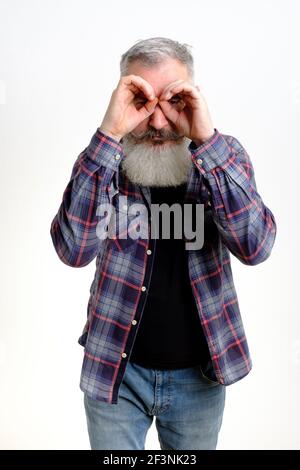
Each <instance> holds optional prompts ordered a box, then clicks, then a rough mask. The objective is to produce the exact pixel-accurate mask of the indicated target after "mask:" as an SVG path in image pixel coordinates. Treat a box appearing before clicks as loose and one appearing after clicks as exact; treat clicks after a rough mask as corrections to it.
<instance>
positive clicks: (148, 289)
mask: <svg viewBox="0 0 300 470" xmlns="http://www.w3.org/2000/svg"><path fill="white" fill-rule="evenodd" d="M124 200H125V203H124ZM155 204H159V205H160V204H167V205H170V204H172V205H173V204H175V205H177V206H179V207H180V208H183V209H184V210H185V208H186V206H189V205H190V206H191V207H192V208H193V209H194V210H195V209H196V210H197V208H198V207H199V206H200V207H202V209H203V211H204V217H203V219H202V220H203V221H204V227H203V224H202V228H203V229H204V243H202V244H201V246H197V247H196V248H195V247H193V246H190V247H189V249H187V247H188V243H189V242H188V240H190V238H191V237H186V236H185V235H182V237H181V238H178V237H176V236H175V235H174V233H173V229H174V232H175V229H176V223H175V220H174V224H172V223H171V224H170V226H171V229H172V230H171V231H172V235H171V233H170V236H169V237H167V238H164V237H163V236H162V234H161V232H159V230H157V227H158V226H159V224H158V221H157V218H156V219H155V217H154V215H153V213H152V206H154V205H155ZM136 206H138V207H139V210H140V213H143V214H144V217H140V218H139V219H137V218H136V213H135V212H134V211H133V209H134V208H135V207H136ZM110 209H114V211H115V212H114V211H112V210H110ZM144 209H146V211H145V210H144ZM145 213H146V215H145ZM101 216H104V217H102V218H101ZM116 216H119V217H120V218H119V219H118V223H117V217H116ZM124 220H125V221H126V223H125V222H124ZM137 220H138V222H139V223H136V221H137ZM195 220H196V222H197V216H195V212H193V217H192V222H193V224H194V222H195ZM137 225H139V230H140V234H141V235H140V236H137V228H138V227H137ZM196 225H197V223H196ZM152 227H156V230H154V232H155V236H152ZM116 228H117V230H116ZM177 228H178V227H177ZM150 229H151V230H150ZM199 231H201V227H200V226H197V227H196V234H198V233H199ZM125 232H126V234H125ZM124 234H125V235H126V236H124ZM275 235H276V224H275V220H274V216H273V214H272V212H271V211H270V210H269V209H268V208H267V207H266V206H265V205H264V203H263V201H262V198H261V197H260V195H259V194H258V191H257V187H256V182H255V178H254V171H253V166H252V163H251V160H250V157H249V155H248V154H247V152H246V150H245V149H244V148H243V146H242V145H241V143H240V142H239V141H238V140H237V139H236V138H235V137H232V136H230V135H224V134H221V133H220V132H219V131H218V129H217V128H215V127H214V125H213V123H212V119H211V116H210V114H209V111H208V107H207V104H206V101H205V99H204V96H203V94H202V92H201V89H200V87H199V86H198V85H195V84H194V78H193V58H192V56H191V54H190V52H189V50H188V48H187V46H186V45H184V44H180V43H178V42H177V41H173V40H171V39H167V38H160V37H159V38H150V39H147V40H143V41H140V42H138V43H137V44H135V45H134V46H132V47H131V48H130V49H129V50H128V51H127V52H126V53H124V54H123V55H122V58H121V78H120V80H119V83H118V85H117V87H116V89H115V90H114V91H113V93H112V96H111V100H110V103H109V106H108V109H107V111H106V114H105V116H104V118H103V120H102V123H101V125H100V126H99V128H97V131H96V133H95V134H94V136H93V137H92V140H91V142H90V144H89V146H88V147H86V148H85V149H84V150H83V151H82V152H81V154H80V155H79V157H78V158H77V160H76V162H75V165H74V167H73V171H72V175H71V179H70V182H69V183H68V186H67V188H66V190H65V192H64V195H63V200H62V203H61V206H60V208H59V211H58V213H57V215H56V216H55V217H54V220H53V221H52V224H51V236H52V240H53V243H54V246H55V249H56V251H57V253H58V256H59V257H60V259H61V260H62V261H63V262H64V263H66V264H67V265H69V266H74V267H80V266H85V265H87V264H88V263H90V262H91V261H92V260H93V259H94V258H95V257H96V272H95V277H94V280H93V283H92V285H91V289H90V298H89V302H88V308H87V321H86V324H85V326H84V329H83V332H82V335H81V336H80V338H79V340H78V341H79V343H80V344H81V345H82V346H84V359H83V365H82V372H81V380H80V388H81V390H82V391H83V392H84V405H85V411H86V417H87V425H88V432H89V438H90V443H91V448H92V449H144V442H145V438H146V434H147V431H148V429H149V427H150V425H151V423H152V420H153V416H155V417H156V421H155V422H156V427H157V430H158V437H159V441H160V445H161V448H162V449H192V450H197V449H216V446H217V439H218V433H219V431H220V428H221V423H222V417H223V411H224V405H225V389H226V386H228V385H230V384H232V383H234V382H236V381H238V380H240V379H241V378H243V377H245V376H246V375H247V374H248V373H249V371H250V370H251V368H252V361H251V357H250V354H249V350H248V345H247V340H246V337H245V332H244V328H243V323H242V319H241V315H240V311H239V305H238V299H237V296H236V292H235V287H234V283H233V278H232V272H231V265H230V253H231V254H233V255H234V256H235V257H237V258H238V259H239V260H240V261H241V262H242V263H244V264H246V265H255V264H258V263H261V262H263V261H264V260H266V259H267V258H268V257H269V255H270V253H271V250H272V246H273V244H274V240H275Z"/></svg>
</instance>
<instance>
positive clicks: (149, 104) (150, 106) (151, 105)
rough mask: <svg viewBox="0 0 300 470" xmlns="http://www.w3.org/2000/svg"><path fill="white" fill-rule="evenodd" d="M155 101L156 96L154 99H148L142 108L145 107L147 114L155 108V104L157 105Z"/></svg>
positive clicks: (156, 100) (156, 99)
mask: <svg viewBox="0 0 300 470" xmlns="http://www.w3.org/2000/svg"><path fill="white" fill-rule="evenodd" d="M157 102H158V98H154V100H149V101H147V103H146V104H145V106H144V107H143V108H142V109H145V110H146V111H147V113H148V114H152V113H153V111H154V109H155V106H156V105H157Z"/></svg>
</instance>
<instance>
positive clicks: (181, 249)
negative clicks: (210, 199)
mask: <svg viewBox="0 0 300 470" xmlns="http://www.w3.org/2000/svg"><path fill="white" fill-rule="evenodd" d="M150 191H151V203H153V204H154V203H155V204H162V203H167V204H168V205H171V204H174V203H180V204H181V205H182V204H183V198H184V195H185V192H186V183H184V184H181V185H180V186H176V187H175V186H172V187H151V188H150ZM182 213H183V205H182ZM171 214H172V211H171ZM170 221H171V223H170V225H171V230H170V234H171V236H170V238H169V239H163V238H162V232H161V219H160V223H159V228H160V232H159V238H158V239H157V240H156V250H155V259H154V264H153V271H152V276H151V282H150V286H149V289H148V296H147V300H146V304H145V307H144V311H143V315H142V319H141V323H140V325H139V329H138V332H137V335H136V338H135V341H134V345H133V349H132V352H131V356H130V358H129V360H130V362H135V363H137V364H140V365H141V366H143V367H149V368H155V369H180V368H184V367H192V366H194V365H197V364H200V362H202V360H204V361H205V360H207V359H208V358H209V351H208V346H207V342H206V338H205V336H204V333H203V329H202V325H201V323H200V318H199V313H198V310H197V306H196V303H195V298H194V295H193V292H192V287H191V283H190V279H189V273H188V250H186V249H185V242H184V240H183V238H179V239H175V238H174V218H173V217H171V218H170ZM182 227H183V225H182ZM151 256H152V255H151Z"/></svg>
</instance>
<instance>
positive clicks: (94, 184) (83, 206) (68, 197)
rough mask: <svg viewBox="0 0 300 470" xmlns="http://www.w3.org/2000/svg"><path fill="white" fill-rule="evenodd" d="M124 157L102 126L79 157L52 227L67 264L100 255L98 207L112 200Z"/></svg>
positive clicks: (85, 261) (83, 262)
mask: <svg viewBox="0 0 300 470" xmlns="http://www.w3.org/2000/svg"><path fill="white" fill-rule="evenodd" d="M123 157H124V153H123V150H122V146H121V145H120V144H119V143H118V142H117V141H116V140H114V139H113V138H111V137H110V136H107V135H106V134H104V133H102V132H101V131H100V129H99V128H98V129H97V131H96V132H95V134H94V135H93V137H92V139H91V141H90V144H89V145H88V147H86V148H85V149H84V150H83V151H82V152H81V153H80V154H79V156H78V157H77V159H76V161H75V163H74V166H73V169H72V173H71V178H70V181H69V183H68V184H67V187H66V189H65V191H64V193H63V196H62V202H61V205H60V207H59V209H58V212H57V214H56V215H55V217H54V219H53V220H52V223H51V228H50V234H51V238H52V242H53V245H54V248H55V250H56V252H57V254H58V256H59V258H60V259H61V261H63V262H64V263H65V264H67V265H69V266H72V267H82V266H86V265H87V264H88V263H89V262H90V261H92V259H93V258H95V256H97V254H98V252H99V250H100V247H101V244H102V243H103V238H102V239H101V238H100V237H99V236H97V230H96V229H97V223H98V222H99V216H98V215H97V208H98V207H99V205H100V204H112V198H113V196H114V195H115V194H116V193H117V192H118V181H119V179H118V175H119V165H120V163H121V161H122V159H123Z"/></svg>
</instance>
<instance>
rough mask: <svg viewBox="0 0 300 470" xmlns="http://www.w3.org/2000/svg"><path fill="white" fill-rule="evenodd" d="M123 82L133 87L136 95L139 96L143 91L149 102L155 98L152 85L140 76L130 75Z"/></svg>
mask: <svg viewBox="0 0 300 470" xmlns="http://www.w3.org/2000/svg"><path fill="white" fill-rule="evenodd" d="M123 81H124V83H125V85H127V86H128V87H132V90H133V93H134V94H137V93H138V92H139V91H142V92H143V93H144V95H145V96H146V97H147V98H148V99H149V100H152V99H154V98H155V93H154V90H153V87H152V86H151V85H150V83H148V82H147V81H146V80H144V79H143V78H142V77H140V76H139V75H128V76H126V77H124V79H123Z"/></svg>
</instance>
